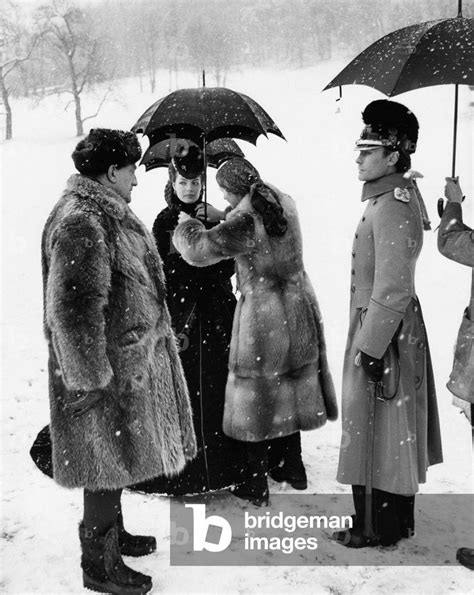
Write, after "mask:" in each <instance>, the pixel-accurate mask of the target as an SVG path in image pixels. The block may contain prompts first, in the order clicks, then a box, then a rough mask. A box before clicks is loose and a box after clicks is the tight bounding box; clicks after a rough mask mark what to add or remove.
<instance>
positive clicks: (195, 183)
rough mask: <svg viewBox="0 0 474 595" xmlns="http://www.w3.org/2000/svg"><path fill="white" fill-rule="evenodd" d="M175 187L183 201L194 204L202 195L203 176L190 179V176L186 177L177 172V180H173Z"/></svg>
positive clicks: (177, 194)
mask: <svg viewBox="0 0 474 595" xmlns="http://www.w3.org/2000/svg"><path fill="white" fill-rule="evenodd" d="M173 189H174V191H175V193H176V196H177V197H178V198H179V200H180V201H181V202H184V203H186V204H188V205H190V204H193V203H194V202H196V201H197V200H198V198H199V196H200V195H201V190H202V180H201V176H197V177H195V178H192V179H190V180H188V178H185V177H183V176H182V175H181V174H178V173H177V174H176V180H175V181H174V182H173Z"/></svg>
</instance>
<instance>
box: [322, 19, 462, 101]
mask: <svg viewBox="0 0 474 595" xmlns="http://www.w3.org/2000/svg"><path fill="white" fill-rule="evenodd" d="M473 39H474V19H467V18H459V17H457V18H453V19H443V20H437V21H427V22H424V23H419V24H417V25H411V26H409V27H404V28H403V29H398V30H397V31H393V32H392V33H389V34H388V35H385V37H382V38H381V39H379V40H378V41H376V42H375V43H373V44H372V45H371V46H369V47H368V48H367V49H365V50H364V51H363V52H362V53H361V54H359V55H358V56H357V57H356V58H354V60H352V62H350V63H349V64H348V65H347V66H346V67H345V68H344V70H342V71H341V72H340V73H339V74H338V75H337V76H336V77H335V78H334V79H333V80H332V81H331V82H330V83H329V84H328V85H327V86H326V87H325V89H324V90H326V89H330V88H331V87H339V86H341V85H367V86H369V87H373V88H375V89H378V90H379V91H381V92H382V93H385V95H388V96H394V95H398V94H400V93H405V92H406V91H411V90H414V89H420V88H422V87H430V86H432V85H447V84H461V85H474V43H473Z"/></svg>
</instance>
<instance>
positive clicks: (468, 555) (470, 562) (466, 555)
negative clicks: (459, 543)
mask: <svg viewBox="0 0 474 595" xmlns="http://www.w3.org/2000/svg"><path fill="white" fill-rule="evenodd" d="M456 560H457V561H458V562H459V563H460V564H462V565H463V566H465V567H466V568H469V570H474V549H472V548H470V547H460V548H459V549H458V551H457V552H456Z"/></svg>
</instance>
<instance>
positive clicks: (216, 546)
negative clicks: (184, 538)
mask: <svg viewBox="0 0 474 595" xmlns="http://www.w3.org/2000/svg"><path fill="white" fill-rule="evenodd" d="M185 507H186V508H192V509H193V520H194V523H193V525H194V527H193V549H194V550H195V551H198V552H202V550H204V549H206V550H207V551H208V552H222V551H224V550H225V549H226V548H228V547H229V545H230V542H231V540H232V529H231V526H230V523H229V522H228V521H226V520H225V519H224V518H222V517H221V516H218V515H216V514H215V515H212V516H210V517H208V518H206V505H205V504H185ZM209 527H218V528H220V530H221V532H220V535H219V542H218V543H211V542H209V541H207V532H208V529H209Z"/></svg>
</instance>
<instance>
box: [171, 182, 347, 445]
mask: <svg viewBox="0 0 474 595" xmlns="http://www.w3.org/2000/svg"><path fill="white" fill-rule="evenodd" d="M272 188H273V187H272ZM273 190H274V191H275V192H276V193H277V194H278V197H279V200H280V202H281V205H282V207H283V209H284V212H285V217H286V218H287V220H288V230H287V232H286V233H285V235H284V236H283V237H281V238H277V237H270V236H268V234H267V233H266V231H265V228H264V226H263V222H262V219H261V217H260V215H258V214H257V213H256V212H255V210H254V209H253V208H252V206H251V204H250V200H249V198H248V197H246V198H244V199H242V200H241V202H240V203H239V205H238V206H237V207H236V208H235V209H234V210H233V211H231V213H230V214H229V215H228V217H227V220H226V221H224V222H223V223H221V224H220V225H218V226H217V227H215V228H213V229H211V230H206V229H205V228H204V226H203V225H202V223H200V222H199V221H198V220H196V219H192V220H189V221H185V222H183V223H182V224H180V225H179V226H178V227H177V229H176V231H175V234H174V238H173V241H174V243H175V245H176V248H177V249H178V250H179V251H180V253H181V254H182V256H183V258H184V259H185V260H186V261H187V262H189V263H190V264H193V265H195V266H208V265H211V264H214V263H216V262H219V261H220V260H223V259H227V258H235V261H236V268H237V284H238V289H239V290H240V293H241V297H240V300H239V303H238V304H237V309H236V312H235V316H234V324H233V330H232V341H231V346H230V356H229V377H228V380H227V386H226V401H225V410H224V432H225V433H226V434H227V435H228V436H231V437H232V438H235V439H237V440H244V441H248V442H258V441H261V440H266V439H271V438H277V437H280V436H286V435H289V434H292V433H294V432H296V431H298V430H311V429H314V428H318V427H320V426H322V425H323V424H324V423H325V422H326V420H327V419H335V418H336V417H337V404H336V397H335V393H334V387H333V382H332V378H331V374H330V372H329V366H328V362H327V355H326V343H325V339H324V331H323V325H322V320H321V314H320V312H319V307H318V303H317V300H316V296H315V294H314V291H313V288H312V286H311V283H310V281H309V279H308V277H307V275H306V273H305V270H304V267H303V259H302V241H301V231H300V226H299V221H298V215H297V212H296V207H295V203H294V201H293V200H292V199H291V198H290V197H289V196H287V195H285V194H282V193H281V192H279V191H278V190H277V189H276V188H273Z"/></svg>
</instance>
